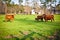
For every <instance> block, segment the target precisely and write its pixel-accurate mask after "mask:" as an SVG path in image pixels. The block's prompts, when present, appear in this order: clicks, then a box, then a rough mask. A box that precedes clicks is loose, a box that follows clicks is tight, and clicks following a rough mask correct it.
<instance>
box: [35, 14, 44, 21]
mask: <svg viewBox="0 0 60 40" xmlns="http://www.w3.org/2000/svg"><path fill="white" fill-rule="evenodd" d="M35 20H37V21H39V20H41V21H43V16H42V15H41V16H39V15H38V16H37V18H35Z"/></svg>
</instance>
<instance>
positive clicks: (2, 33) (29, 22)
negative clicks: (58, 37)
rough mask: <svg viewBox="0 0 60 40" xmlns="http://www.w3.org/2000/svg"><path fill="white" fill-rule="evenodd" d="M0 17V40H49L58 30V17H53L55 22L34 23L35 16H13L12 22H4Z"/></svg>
mask: <svg viewBox="0 0 60 40" xmlns="http://www.w3.org/2000/svg"><path fill="white" fill-rule="evenodd" d="M4 16H5V15H0V40H49V39H48V38H47V39H46V37H48V36H52V35H53V34H54V32H55V31H56V30H57V29H60V15H54V18H55V21H53V22H51V21H48V22H41V21H35V17H36V15H15V18H14V21H12V22H4V20H5V19H4Z"/></svg>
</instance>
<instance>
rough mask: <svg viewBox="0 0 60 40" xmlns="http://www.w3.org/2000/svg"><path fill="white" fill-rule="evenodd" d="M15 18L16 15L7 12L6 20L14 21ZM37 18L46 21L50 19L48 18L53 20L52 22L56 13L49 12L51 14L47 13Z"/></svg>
mask: <svg viewBox="0 0 60 40" xmlns="http://www.w3.org/2000/svg"><path fill="white" fill-rule="evenodd" d="M13 20H14V15H13V14H6V15H5V21H13ZM35 20H37V21H39V20H41V21H43V20H45V22H46V21H48V20H51V22H52V21H53V20H54V15H51V14H49V15H46V14H43V15H38V16H37V17H36V18H35Z"/></svg>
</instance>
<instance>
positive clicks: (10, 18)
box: [5, 14, 14, 21]
mask: <svg viewBox="0 0 60 40" xmlns="http://www.w3.org/2000/svg"><path fill="white" fill-rule="evenodd" d="M13 19H14V15H13V14H6V16H5V20H6V21H12V20H13Z"/></svg>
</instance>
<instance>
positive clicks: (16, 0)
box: [12, 0, 59, 5]
mask: <svg viewBox="0 0 60 40" xmlns="http://www.w3.org/2000/svg"><path fill="white" fill-rule="evenodd" d="M12 1H14V2H15V4H19V2H18V0H12ZM31 1H32V0H29V2H31ZM58 2H59V0H57V2H56V4H58ZM38 3H39V4H40V2H39V0H38ZM22 4H23V5H25V0H23V3H22ZM30 5H31V4H30Z"/></svg>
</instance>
